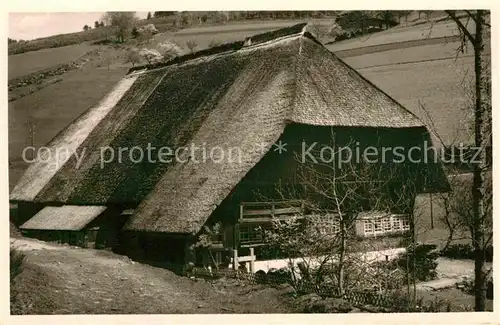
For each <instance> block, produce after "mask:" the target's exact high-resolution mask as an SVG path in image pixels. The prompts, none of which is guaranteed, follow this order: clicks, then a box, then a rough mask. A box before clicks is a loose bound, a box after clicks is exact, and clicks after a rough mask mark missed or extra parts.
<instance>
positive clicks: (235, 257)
mask: <svg viewBox="0 0 500 325" xmlns="http://www.w3.org/2000/svg"><path fill="white" fill-rule="evenodd" d="M239 266H240V264H239V263H238V250H237V249H233V271H235V272H236V271H238V268H239Z"/></svg>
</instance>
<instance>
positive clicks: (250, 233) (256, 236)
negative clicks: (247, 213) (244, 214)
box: [240, 225, 262, 243]
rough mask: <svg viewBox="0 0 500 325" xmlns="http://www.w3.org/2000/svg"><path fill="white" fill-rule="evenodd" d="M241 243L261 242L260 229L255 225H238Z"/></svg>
mask: <svg viewBox="0 0 500 325" xmlns="http://www.w3.org/2000/svg"><path fill="white" fill-rule="evenodd" d="M240 242H241V243H261V242H262V229H260V228H259V227H256V226H250V225H249V226H243V225H242V226H240Z"/></svg>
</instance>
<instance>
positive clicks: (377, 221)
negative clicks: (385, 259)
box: [373, 219, 384, 234]
mask: <svg viewBox="0 0 500 325" xmlns="http://www.w3.org/2000/svg"><path fill="white" fill-rule="evenodd" d="M373 224H374V226H375V233H376V234H379V233H383V232H384V229H383V228H382V219H375V220H374V221H373Z"/></svg>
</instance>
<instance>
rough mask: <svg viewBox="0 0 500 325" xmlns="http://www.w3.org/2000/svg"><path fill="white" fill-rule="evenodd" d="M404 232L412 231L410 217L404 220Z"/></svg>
mask: <svg viewBox="0 0 500 325" xmlns="http://www.w3.org/2000/svg"><path fill="white" fill-rule="evenodd" d="M402 221H403V230H410V219H409V218H408V217H406V218H403V220H402Z"/></svg>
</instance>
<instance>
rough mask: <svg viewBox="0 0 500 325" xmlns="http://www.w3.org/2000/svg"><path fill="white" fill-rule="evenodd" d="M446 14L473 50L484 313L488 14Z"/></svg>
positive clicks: (475, 198)
mask: <svg viewBox="0 0 500 325" xmlns="http://www.w3.org/2000/svg"><path fill="white" fill-rule="evenodd" d="M446 13H447V14H448V15H449V17H450V18H451V19H452V20H453V21H454V22H455V23H456V24H457V27H458V29H459V31H460V33H461V35H462V45H464V43H466V42H470V43H471V44H472V47H473V50H474V73H475V94H474V95H475V105H474V109H473V111H474V145H475V147H476V150H480V151H479V155H478V156H479V157H478V161H479V162H478V163H475V164H473V185H472V193H471V195H472V211H473V212H472V217H473V220H472V224H473V225H472V226H473V227H472V229H471V230H472V233H473V240H472V243H473V247H474V253H475V254H474V256H475V263H474V264H475V266H474V278H475V279H474V291H475V310H476V311H483V310H485V301H486V285H487V275H488V273H489V272H488V271H487V270H486V269H485V259H486V258H485V254H486V252H485V250H484V243H485V241H487V239H488V237H489V236H485V220H488V213H490V212H491V211H489V210H490V208H489V206H490V204H489V201H491V195H492V190H491V185H490V184H489V182H488V181H487V179H486V174H487V172H488V170H489V169H490V167H491V166H490V162H489V161H488V160H489V159H488V156H487V150H488V149H489V148H491V144H492V133H491V131H492V129H491V71H490V67H491V64H490V58H489V57H488V56H487V55H486V52H485V47H486V44H487V43H486V42H487V39H488V38H489V30H490V24H489V22H488V21H489V12H488V11H485V10H474V11H466V13H467V18H466V21H462V20H460V19H459V18H458V17H457V15H456V11H455V10H447V11H446ZM471 21H472V22H473V23H474V25H475V26H474V32H471V31H470V30H469V26H468V24H469V22H471Z"/></svg>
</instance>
